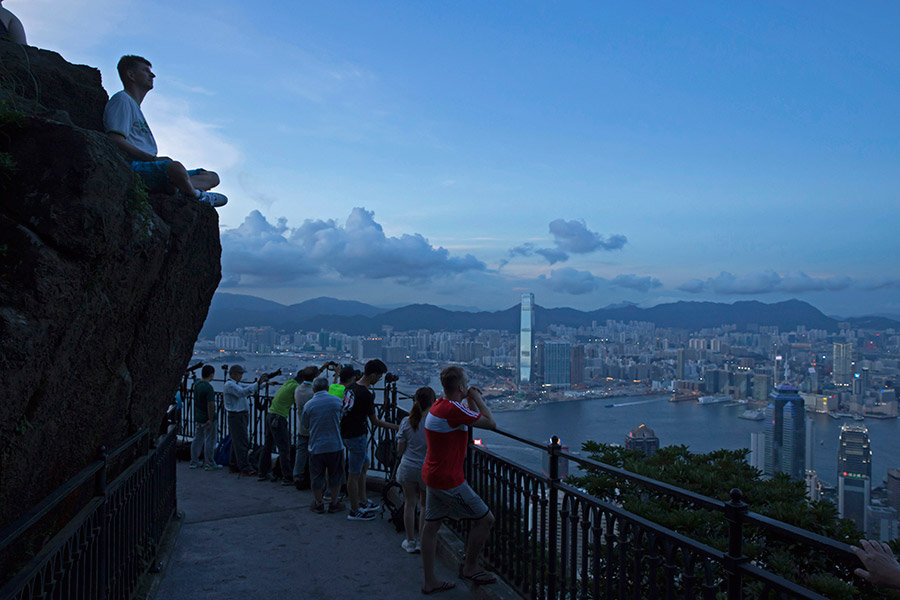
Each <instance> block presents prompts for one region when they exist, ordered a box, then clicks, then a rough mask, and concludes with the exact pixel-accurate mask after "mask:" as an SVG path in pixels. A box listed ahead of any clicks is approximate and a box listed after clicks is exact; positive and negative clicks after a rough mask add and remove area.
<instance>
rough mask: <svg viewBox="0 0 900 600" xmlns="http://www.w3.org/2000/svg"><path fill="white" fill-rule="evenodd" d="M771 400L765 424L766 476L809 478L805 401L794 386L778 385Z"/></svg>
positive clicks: (771, 395)
mask: <svg viewBox="0 0 900 600" xmlns="http://www.w3.org/2000/svg"><path fill="white" fill-rule="evenodd" d="M769 397H770V398H771V399H772V401H771V402H770V404H769V406H768V407H767V408H766V421H765V431H764V433H765V452H766V457H765V468H764V469H763V471H764V472H765V473H766V475H775V474H776V473H787V474H788V475H790V476H791V478H792V479H799V480H803V479H805V477H806V466H805V465H806V461H805V456H804V455H805V453H806V424H805V422H804V416H805V415H804V410H803V398H802V397H801V396H800V393H799V390H797V388H795V387H794V386H792V385H788V384H786V383H782V384H781V385H777V386H775V391H773V392H772V393H771V394H770V395H769Z"/></svg>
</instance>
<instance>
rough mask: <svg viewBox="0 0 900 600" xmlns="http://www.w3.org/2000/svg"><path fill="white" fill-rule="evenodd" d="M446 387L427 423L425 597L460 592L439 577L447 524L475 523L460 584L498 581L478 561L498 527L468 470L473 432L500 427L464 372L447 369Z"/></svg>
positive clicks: (444, 375) (423, 546) (423, 539)
mask: <svg viewBox="0 0 900 600" xmlns="http://www.w3.org/2000/svg"><path fill="white" fill-rule="evenodd" d="M441 386H442V387H443V388H444V395H443V396H442V397H441V398H438V399H437V400H436V401H435V402H434V404H432V406H431V410H429V411H428V415H427V416H426V417H425V438H426V439H427V440H428V452H427V454H426V455H425V465H424V466H423V467H422V479H423V480H424V481H425V486H426V502H425V526H424V527H423V528H422V531H421V532H420V536H421V550H422V568H423V570H424V572H425V584H424V586H423V587H422V593H423V594H431V593H434V592H442V591H445V590H449V589H452V588H454V587H455V586H456V584H454V583H453V582H450V581H440V580H438V579H437V577H436V575H435V573H434V556H435V552H436V549H437V548H436V546H437V532H438V529H440V528H441V521H443V520H444V519H446V518H450V519H454V520H462V519H471V520H472V521H473V523H472V527H471V529H469V539H468V542H467V543H466V560H465V562H464V563H463V564H461V565H460V566H459V576H460V578H461V579H468V580H469V581H471V582H472V583H475V584H479V585H484V584H488V583H495V582H496V581H497V578H496V577H494V576H493V575H491V574H490V573H488V572H486V571H483V570H481V568H479V566H478V555H479V553H480V552H481V548H482V547H483V546H484V542H485V540H486V539H487V536H488V533H489V532H490V530H491V526H492V525H493V524H494V515H493V514H492V513H491V510H490V509H489V508H488V506H487V504H485V503H484V501H483V500H482V499H481V498H479V497H478V494H476V493H475V491H474V490H473V489H472V488H471V487H469V484H468V483H466V476H465V472H464V470H463V463H464V462H465V460H466V446H467V445H468V443H469V434H468V431H469V427H480V428H483V429H494V428H495V427H496V423H495V422H494V417H493V415H491V411H490V409H489V408H488V407H487V405H485V403H484V400H482V398H481V390H479V389H478V388H477V387H469V380H468V378H467V377H466V373H465V371H463V369H462V367H447V368H446V369H444V370H443V371H441Z"/></svg>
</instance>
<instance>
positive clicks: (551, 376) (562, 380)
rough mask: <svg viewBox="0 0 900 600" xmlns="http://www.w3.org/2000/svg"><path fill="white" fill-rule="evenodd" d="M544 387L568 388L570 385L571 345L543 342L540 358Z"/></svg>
mask: <svg viewBox="0 0 900 600" xmlns="http://www.w3.org/2000/svg"><path fill="white" fill-rule="evenodd" d="M541 365H542V367H543V374H544V385H550V386H553V387H569V386H571V385H572V380H571V379H570V378H571V376H572V344H570V343H569V342H544V344H543V355H542V357H541Z"/></svg>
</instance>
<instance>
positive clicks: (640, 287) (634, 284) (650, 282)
mask: <svg viewBox="0 0 900 600" xmlns="http://www.w3.org/2000/svg"><path fill="white" fill-rule="evenodd" d="M609 283H610V285H614V286H617V287H623V288H627V289H630V290H636V291H638V292H649V291H650V290H651V289H655V288H658V287H662V282H661V281H660V280H659V279H657V278H656V277H650V276H649V275H647V276H644V277H641V276H638V275H617V276H616V277H615V278H614V279H613V280H612V281H610V282H609Z"/></svg>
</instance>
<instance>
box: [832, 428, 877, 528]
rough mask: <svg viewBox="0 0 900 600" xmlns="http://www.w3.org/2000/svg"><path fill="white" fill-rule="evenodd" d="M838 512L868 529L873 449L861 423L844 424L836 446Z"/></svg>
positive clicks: (860, 526) (858, 525) (859, 526)
mask: <svg viewBox="0 0 900 600" xmlns="http://www.w3.org/2000/svg"><path fill="white" fill-rule="evenodd" d="M837 479H838V513H839V514H840V516H841V517H843V518H845V519H850V520H851V521H853V522H854V523H855V524H856V526H857V527H858V528H859V530H860V531H868V507H869V504H870V500H871V495H872V448H871V446H870V444H869V431H868V429H866V428H865V427H863V426H861V425H844V426H843V427H841V438H840V444H839V446H838V466H837Z"/></svg>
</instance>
